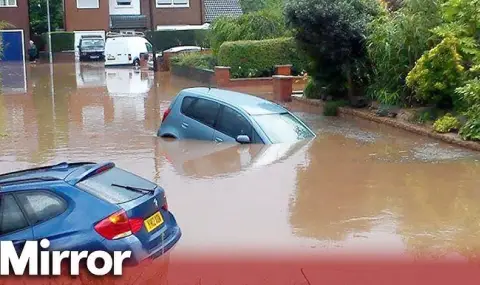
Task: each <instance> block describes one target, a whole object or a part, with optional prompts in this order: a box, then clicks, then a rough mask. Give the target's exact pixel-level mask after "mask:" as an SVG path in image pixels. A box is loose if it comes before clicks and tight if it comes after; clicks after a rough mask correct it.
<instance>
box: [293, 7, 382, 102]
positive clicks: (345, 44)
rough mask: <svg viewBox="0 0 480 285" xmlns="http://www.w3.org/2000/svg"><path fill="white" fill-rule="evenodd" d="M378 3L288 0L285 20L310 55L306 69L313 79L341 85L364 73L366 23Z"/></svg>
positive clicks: (376, 8)
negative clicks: (310, 64) (311, 63)
mask: <svg viewBox="0 0 480 285" xmlns="http://www.w3.org/2000/svg"><path fill="white" fill-rule="evenodd" d="M379 7H380V6H379V4H378V2H377V1H376V0H372V1H370V0H290V1H288V2H287V4H286V7H285V15H286V20H287V23H288V25H289V26H290V27H292V28H293V29H294V32H295V38H296V40H297V41H298V42H299V43H300V46H301V48H302V49H303V50H304V51H305V52H306V53H307V54H308V55H309V56H310V57H311V58H312V61H313V65H312V68H311V69H310V70H308V72H309V73H310V74H312V76H313V77H314V78H315V80H317V81H318V82H319V83H320V84H322V85H326V84H328V83H331V82H335V84H333V85H331V86H332V87H341V86H345V84H347V82H349V83H350V85H351V83H353V82H358V81H359V80H360V79H361V78H362V77H363V76H364V75H365V72H366V70H367V69H366V68H365V66H366V63H365V60H366V50H365V32H366V27H367V24H368V23H369V22H370V20H371V19H372V16H373V15H375V14H376V13H378V12H379ZM349 79H350V80H349ZM349 87H352V86H349ZM349 90H352V88H350V89H349ZM328 92H329V93H330V88H328Z"/></svg>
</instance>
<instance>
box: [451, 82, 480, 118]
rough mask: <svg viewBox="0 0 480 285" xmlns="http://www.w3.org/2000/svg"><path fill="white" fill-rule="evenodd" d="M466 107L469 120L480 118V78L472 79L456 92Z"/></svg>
mask: <svg viewBox="0 0 480 285" xmlns="http://www.w3.org/2000/svg"><path fill="white" fill-rule="evenodd" d="M455 93H456V94H457V95H458V96H459V97H460V98H461V100H462V101H463V102H464V104H465V105H466V106H468V107H467V108H466V112H465V114H466V115H467V117H468V118H470V119H474V118H480V77H477V78H474V79H471V80H469V81H467V82H466V84H465V85H464V86H462V87H459V88H457V89H456V90H455Z"/></svg>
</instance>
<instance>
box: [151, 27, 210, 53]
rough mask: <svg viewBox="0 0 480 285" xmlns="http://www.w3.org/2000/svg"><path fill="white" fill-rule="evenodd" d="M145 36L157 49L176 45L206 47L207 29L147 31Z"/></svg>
mask: <svg viewBox="0 0 480 285" xmlns="http://www.w3.org/2000/svg"><path fill="white" fill-rule="evenodd" d="M145 36H146V37H147V39H148V40H149V41H150V42H151V43H152V44H153V45H154V46H155V49H156V50H157V51H164V50H167V49H169V48H172V47H176V46H200V47H203V48H208V47H209V46H210V43H209V42H208V30H179V31H148V32H147V33H146V34H145Z"/></svg>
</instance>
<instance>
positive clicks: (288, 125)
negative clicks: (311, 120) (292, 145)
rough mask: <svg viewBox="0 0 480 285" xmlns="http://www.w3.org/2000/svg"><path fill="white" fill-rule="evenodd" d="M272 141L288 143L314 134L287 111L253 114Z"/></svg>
mask: <svg viewBox="0 0 480 285" xmlns="http://www.w3.org/2000/svg"><path fill="white" fill-rule="evenodd" d="M253 119H254V120H255V121H256V122H257V123H258V124H259V125H260V128H262V130H263V131H264V132H265V134H266V135H267V137H268V138H269V139H270V140H271V141H272V143H288V142H295V141H298V140H303V139H306V138H311V137H313V136H314V134H313V133H312V132H311V131H310V130H309V129H308V128H306V127H305V126H304V125H303V124H302V123H300V122H299V121H298V120H297V119H296V118H295V117H294V116H292V115H291V114H289V113H281V114H269V115H259V116H253Z"/></svg>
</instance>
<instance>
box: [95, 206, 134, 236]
mask: <svg viewBox="0 0 480 285" xmlns="http://www.w3.org/2000/svg"><path fill="white" fill-rule="evenodd" d="M142 227H143V219H140V218H128V216H127V213H126V212H125V210H121V211H118V212H116V213H114V214H112V215H110V216H109V217H107V218H105V219H103V220H101V221H100V222H99V223H97V224H96V225H95V231H97V233H99V234H100V235H101V236H102V237H104V238H106V239H109V240H113V239H120V238H124V237H127V236H130V235H132V234H135V233H137V232H138V231H140V230H141V229H142Z"/></svg>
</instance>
